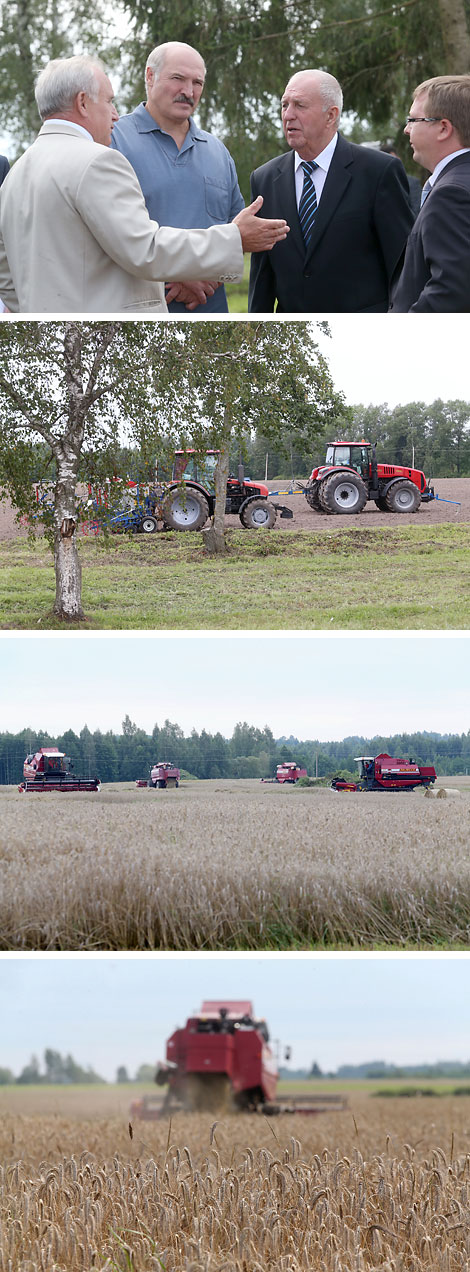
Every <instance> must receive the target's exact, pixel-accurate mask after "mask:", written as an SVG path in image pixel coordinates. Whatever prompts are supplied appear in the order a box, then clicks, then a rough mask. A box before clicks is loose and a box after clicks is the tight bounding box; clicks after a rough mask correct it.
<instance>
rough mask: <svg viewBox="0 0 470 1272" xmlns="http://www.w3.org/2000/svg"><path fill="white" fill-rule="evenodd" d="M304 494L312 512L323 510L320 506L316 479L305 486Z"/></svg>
mask: <svg viewBox="0 0 470 1272" xmlns="http://www.w3.org/2000/svg"><path fill="white" fill-rule="evenodd" d="M304 494H305V498H306V500H307V503H308V505H309V507H310V508H312V510H313V512H324V508H322V506H321V503H320V498H319V493H318V482H317V481H312V484H311V486H306V487H305V491H304Z"/></svg>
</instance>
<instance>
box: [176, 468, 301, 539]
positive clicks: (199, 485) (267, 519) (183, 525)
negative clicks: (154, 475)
mask: <svg viewBox="0 0 470 1272" xmlns="http://www.w3.org/2000/svg"><path fill="white" fill-rule="evenodd" d="M218 457H219V452H218V451H216V450H208V451H206V454H205V455H204V457H203V459H202V460H199V459H198V458H197V455H196V452H195V451H194V450H178V451H175V457H174V463H173V470H172V475H171V482H169V483H165V484H164V488H163V498H162V504H161V510H162V514H163V520H164V523H165V525H166V526H168V528H169V529H171V530H201V529H202V526H204V525H205V523H206V521H207V519H208V517H212V516H213V513H214V506H215V487H214V473H215V468H216V465H217V460H218ZM182 482H184V487H182V485H181V483H182ZM268 496H269V490H268V487H267V486H264V485H262V484H261V483H260V482H255V481H251V480H250V479H249V478H248V477H245V474H244V471H243V465H242V464H240V465H239V469H238V476H237V477H234V476H230V477H229V479H228V482H227V498H226V503H225V512H226V514H227V515H229V514H233V513H235V514H237V515H238V516H239V518H240V521H241V523H242V526H244V527H245V529H246V530H260V529H265V530H271V529H272V527H273V525H274V523H275V521H276V513H277V512H280V514H281V517H290V518H291V517H292V515H293V514H292V509H291V508H287V507H286V506H285V505H284V504H275V503H272V502H271V500H270V499H269V497H268Z"/></svg>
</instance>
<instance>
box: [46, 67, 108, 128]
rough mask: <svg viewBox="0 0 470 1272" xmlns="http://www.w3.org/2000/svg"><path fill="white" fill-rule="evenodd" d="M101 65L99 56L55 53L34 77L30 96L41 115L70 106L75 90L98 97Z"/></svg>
mask: <svg viewBox="0 0 470 1272" xmlns="http://www.w3.org/2000/svg"><path fill="white" fill-rule="evenodd" d="M104 70H105V67H104V66H103V63H102V62H101V61H100V59H99V57H89V56H87V55H86V54H83V55H82V54H80V55H78V56H77V57H57V58H55V59H54V61H53V62H48V64H47V66H45V67H44V70H43V71H41V74H40V75H39V77H38V80H37V82H36V87H35V90H34V96H35V98H36V105H37V108H38V111H39V114H40V117H41V119H48V118H50V117H51V116H53V115H57V114H60V112H61V111H62V110H71V108H72V106H73V103H74V101H75V98H76V96H77V93H86V94H87V96H88V97H91V100H92V101H93V102H96V101H97V100H98V97H99V85H98V82H97V78H96V72H97V71H104Z"/></svg>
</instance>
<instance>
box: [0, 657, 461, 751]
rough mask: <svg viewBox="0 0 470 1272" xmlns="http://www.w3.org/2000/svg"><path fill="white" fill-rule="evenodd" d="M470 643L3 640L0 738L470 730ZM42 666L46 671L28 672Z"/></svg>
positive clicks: (324, 736)
mask: <svg viewBox="0 0 470 1272" xmlns="http://www.w3.org/2000/svg"><path fill="white" fill-rule="evenodd" d="M469 655H470V638H469V636H468V634H466V633H456V634H450V635H449V636H447V635H442V636H435V635H432V636H427V635H425V634H421V633H416V635H414V634H406V633H405V634H403V635H402V634H397V635H394V636H382V635H381V634H380V633H373V634H370V635H368V634H358V635H356V634H354V633H350V634H348V635H347V636H342V635H341V634H337V633H329V634H328V635H319V636H317V635H315V634H311V633H300V634H297V633H296V634H291V635H284V634H282V633H273V634H272V635H266V633H261V634H256V633H250V634H244V633H243V634H242V633H241V634H239V635H237V636H227V637H226V636H225V635H224V634H220V633H219V634H214V635H213V636H212V635H207V634H201V635H199V634H197V633H194V634H185V633H181V634H175V633H173V634H171V635H168V634H162V635H160V634H154V633H142V634H139V635H137V636H126V635H116V636H112V635H108V634H102V635H99V634H96V635H90V636H87V635H81V636H72V635H69V634H66V635H57V636H43V635H39V634H35V635H34V636H31V635H24V636H23V635H20V634H19V633H18V634H14V635H13V634H12V635H9V634H8V635H4V636H3V637H0V732H4V731H9V732H11V733H16V732H19V731H20V730H21V729H23V728H31V729H34V730H44V731H46V730H47V731H48V732H49V733H51V734H52V735H53V736H54V735H58V734H59V733H61V732H63V731H64V730H66V729H69V728H71V729H74V730H75V731H76V732H79V731H80V729H82V728H83V726H84V725H85V724H87V725H88V728H89V729H91V730H92V731H93V730H94V729H95V728H100V729H101V730H102V731H103V732H105V731H106V730H108V729H111V730H113V731H114V732H117V733H120V732H121V725H122V721H123V720H124V717H125V715H126V714H129V715H130V717H131V719H132V720H133V721H134V722H135V723H136V724H137V725H138V727H139V728H143V729H145V730H146V731H147V732H151V731H152V729H153V726H154V725H155V724H158V725H160V726H161V725H163V723H164V721H165V719H169V720H171V721H172V722H173V723H176V724H179V725H180V727H181V728H182V729H183V732H184V733H185V734H189V733H190V732H191V729H193V728H194V729H196V730H197V731H198V732H200V731H201V729H203V728H205V729H206V730H207V731H208V732H210V733H217V732H219V731H220V732H221V733H222V734H223V735H224V737H230V736H231V734H232V732H233V729H234V726H235V724H236V723H237V722H238V721H247V722H248V723H250V724H255V725H258V726H259V727H260V728H264V726H265V725H269V727H270V728H271V729H272V731H273V733H274V736H275V737H280V736H283V735H285V736H287V737H289V736H291V735H294V736H296V737H298V738H303V739H307V738H318V739H319V740H321V741H327V740H330V741H332V740H335V739H340V738H342V737H346V736H349V735H352V734H360V735H361V736H374V735H375V734H377V733H382V734H385V735H388V734H392V733H396V732H412V731H414V730H424V729H427V730H430V731H437V732H439V733H454V732H457V733H461V732H467V730H468V728H469V727H470V720H469V714H468V684H469V666H470V657H469ZM33 663H34V664H35V665H36V666H37V667H39V668H40V672H39V674H35V675H29V674H27V673H26V671H25V669H26V668H27V667H31V666H32V665H33Z"/></svg>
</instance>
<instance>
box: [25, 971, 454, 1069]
mask: <svg viewBox="0 0 470 1272" xmlns="http://www.w3.org/2000/svg"><path fill="white" fill-rule="evenodd" d="M469 971H470V963H469V959H468V957H467V956H463V957H462V958H461V957H460V956H458V955H457V956H456V955H450V956H447V957H446V956H445V955H444V956H442V955H439V956H434V955H426V956H424V957H422V956H419V955H413V956H412V957H410V956H409V955H388V956H386V957H383V956H382V957H380V956H379V957H376V956H375V955H372V956H368V955H367V954H359V955H351V954H347V955H333V956H328V955H326V954H321V955H319V956H318V957H316V956H312V955H295V954H291V955H289V956H284V955H259V956H254V955H252V954H247V955H240V954H237V955H230V954H229V955H223V954H219V955H217V957H213V956H211V955H205V954H197V955H193V956H192V957H187V956H185V955H184V956H181V955H175V954H172V955H155V956H153V955H150V954H146V955H136V956H134V957H130V956H129V955H122V956H116V955H104V956H97V955H87V954H79V955H78V956H77V955H72V956H70V955H69V956H67V955H61V956H60V958H59V957H57V956H56V955H38V954H36V955H35V956H34V957H31V958H30V957H29V956H21V957H18V956H14V955H12V956H10V955H6V956H5V955H4V956H3V958H1V959H0V1015H1V1019H2V1021H3V1022H4V1024H5V1028H4V1029H3V1030H2V1033H3V1039H2V1044H3V1045H2V1048H1V1058H0V1064H2V1065H4V1066H6V1067H9V1068H11V1069H12V1070H13V1072H14V1073H15V1075H17V1074H18V1072H20V1071H21V1069H22V1068H23V1066H24V1065H25V1064H26V1063H27V1062H28V1061H29V1059H30V1056H31V1055H32V1054H33V1053H34V1054H37V1055H38V1057H39V1058H40V1059H42V1057H43V1053H44V1049H45V1048H46V1047H52V1048H53V1049H54V1050H57V1051H60V1052H61V1053H62V1054H64V1053H65V1054H68V1053H71V1054H72V1055H73V1056H74V1058H75V1060H77V1061H78V1063H79V1064H82V1065H84V1066H87V1065H88V1064H91V1065H92V1066H93V1068H95V1069H96V1070H97V1071H98V1073H100V1074H101V1076H102V1077H105V1078H107V1079H110V1080H112V1079H113V1078H114V1077H115V1074H116V1068H117V1066H118V1065H119V1064H125V1065H126V1066H127V1068H128V1071H129V1074H130V1076H133V1075H134V1073H135V1072H136V1070H137V1068H138V1067H139V1065H140V1064H141V1063H153V1062H154V1061H155V1060H159V1059H160V1060H162V1059H164V1058H165V1054H164V1048H165V1041H166V1039H167V1037H168V1036H169V1034H170V1033H171V1032H172V1031H173V1029H174V1028H175V1027H176V1026H178V1025H184V1023H185V1020H186V1019H187V1016H188V1015H190V1014H191V1012H192V1011H193V1010H197V1009H198V1008H199V1007H200V1005H201V1003H202V1001H203V999H204V998H215V999H219V998H224V997H227V998H242V999H244V998H247V999H249V1000H251V1001H252V1002H253V1005H254V1010H255V1012H256V1013H257V1015H258V1016H264V1017H265V1018H266V1020H267V1022H268V1025H269V1028H270V1032H271V1037H272V1039H278V1040H279V1042H280V1043H281V1044H282V1046H285V1045H287V1044H289V1045H291V1046H292V1048H293V1055H292V1060H291V1067H294V1068H297V1067H303V1066H308V1065H310V1064H311V1063H312V1061H313V1060H315V1059H316V1060H317V1062H318V1063H319V1065H320V1067H321V1068H322V1069H324V1070H336V1069H337V1067H338V1065H341V1064H343V1063H346V1062H349V1061H351V1062H353V1063H360V1062H361V1061H364V1060H366V1061H367V1060H388V1061H394V1062H396V1063H397V1064H408V1063H409V1064H414V1063H417V1064H419V1063H421V1062H425V1061H435V1060H438V1059H455V1060H463V1061H467V1060H468V1059H469V1058H470V1029H469V1025H470V1021H469V995H468V981H469Z"/></svg>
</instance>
